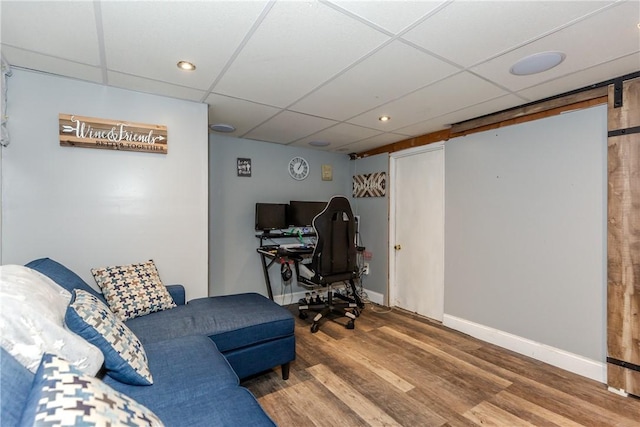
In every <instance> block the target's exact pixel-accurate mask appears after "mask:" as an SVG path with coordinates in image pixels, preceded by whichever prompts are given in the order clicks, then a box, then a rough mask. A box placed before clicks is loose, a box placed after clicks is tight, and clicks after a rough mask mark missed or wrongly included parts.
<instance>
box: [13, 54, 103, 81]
mask: <svg viewBox="0 0 640 427" xmlns="http://www.w3.org/2000/svg"><path fill="white" fill-rule="evenodd" d="M2 55H3V56H4V57H5V59H6V60H7V62H9V64H11V65H12V66H16V67H23V68H28V69H30V70H37V71H42V72H45V73H51V74H57V75H60V76H65V77H70V78H74V79H79V80H86V81H90V82H94V83H103V79H102V70H101V69H100V68H98V67H94V66H91V65H85V64H81V63H79V62H74V61H67V60H65V59H60V58H53V57H51V56H47V55H43V54H39V53H35V52H31V51H28V50H22V49H16V48H13V47H9V46H5V45H3V46H2Z"/></svg>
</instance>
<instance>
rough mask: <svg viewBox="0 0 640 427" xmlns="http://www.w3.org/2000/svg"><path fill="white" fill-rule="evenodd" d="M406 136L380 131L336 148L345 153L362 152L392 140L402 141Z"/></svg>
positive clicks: (392, 141) (389, 142) (390, 142)
mask: <svg viewBox="0 0 640 427" xmlns="http://www.w3.org/2000/svg"><path fill="white" fill-rule="evenodd" d="M407 138H408V137H407V136H406V135H400V134H396V133H382V134H380V135H376V136H374V137H372V138H367V139H363V140H362V141H358V142H354V143H351V144H348V145H343V146H342V147H340V148H338V149H337V150H332V151H339V152H345V153H362V152H363V151H368V150H372V149H374V148H377V147H381V146H383V145H388V144H393V143H394V142H399V141H404V140H405V139H407Z"/></svg>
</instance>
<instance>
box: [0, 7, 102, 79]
mask: <svg viewBox="0 0 640 427" xmlns="http://www.w3.org/2000/svg"><path fill="white" fill-rule="evenodd" d="M1 7H2V44H3V45H8V46H15V47H20V48H22V49H25V50H29V51H32V52H39V53H44V54H46V55H48V56H51V57H56V58H62V59H69V60H72V61H76V62H80V63H83V64H88V65H92V66H98V65H100V57H99V54H98V34H97V31H96V18H95V13H94V8H93V2H46V1H43V2H40V1H38V2H29V1H2V4H1ZM3 47H4V46H3ZM3 50H4V49H3ZM21 59H26V56H25V57H22V58H21ZM12 65H16V66H22V67H26V68H35V66H34V65H32V64H29V63H19V62H15V61H14V62H12Z"/></svg>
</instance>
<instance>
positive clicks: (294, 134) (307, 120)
mask: <svg viewBox="0 0 640 427" xmlns="http://www.w3.org/2000/svg"><path fill="white" fill-rule="evenodd" d="M334 124H336V122H334V121H333V120H327V119H323V118H320V117H313V116H307V115H305V114H299V113H294V112H291V111H283V112H282V113H280V114H278V115H277V116H275V117H273V118H272V119H270V120H269V121H267V122H266V123H264V124H262V125H260V126H258V127H257V128H256V129H254V130H252V131H251V132H249V133H248V134H246V135H244V137H245V138H249V139H258V140H260V141H269V142H277V143H280V144H288V143H290V142H293V141H296V140H298V139H300V138H304V137H305V136H308V135H310V134H312V133H315V132H318V131H320V130H322V129H325V128H328V127H329V126H333V125H334Z"/></svg>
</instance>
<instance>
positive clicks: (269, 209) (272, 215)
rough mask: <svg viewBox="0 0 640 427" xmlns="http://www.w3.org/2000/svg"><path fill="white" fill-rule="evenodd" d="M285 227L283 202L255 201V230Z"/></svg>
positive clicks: (285, 213)
mask: <svg viewBox="0 0 640 427" xmlns="http://www.w3.org/2000/svg"><path fill="white" fill-rule="evenodd" d="M283 228H287V205H286V204H285V203H256V230H262V231H269V230H280V229H283Z"/></svg>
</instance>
